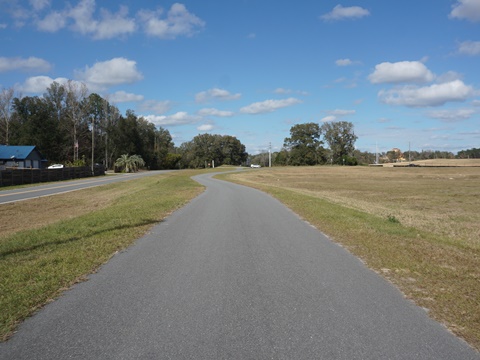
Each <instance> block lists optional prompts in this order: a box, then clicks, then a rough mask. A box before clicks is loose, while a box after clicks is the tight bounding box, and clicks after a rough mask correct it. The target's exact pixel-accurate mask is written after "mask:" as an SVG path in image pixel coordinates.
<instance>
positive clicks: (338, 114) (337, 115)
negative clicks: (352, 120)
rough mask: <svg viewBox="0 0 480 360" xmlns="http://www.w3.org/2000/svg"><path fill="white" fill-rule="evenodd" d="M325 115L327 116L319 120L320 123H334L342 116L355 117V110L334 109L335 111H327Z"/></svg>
mask: <svg viewBox="0 0 480 360" xmlns="http://www.w3.org/2000/svg"><path fill="white" fill-rule="evenodd" d="M327 113H328V114H329V115H328V116H325V117H324V118H322V119H321V121H322V122H328V121H336V120H338V118H341V117H344V116H348V115H355V113H356V111H355V110H344V109H335V110H329V111H327Z"/></svg>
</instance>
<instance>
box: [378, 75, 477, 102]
mask: <svg viewBox="0 0 480 360" xmlns="http://www.w3.org/2000/svg"><path fill="white" fill-rule="evenodd" d="M474 93H475V91H474V89H473V88H472V87H471V86H468V85H465V84H464V83H463V81H461V80H454V81H451V82H446V83H442V84H433V85H431V86H425V87H417V86H404V87H399V88H395V89H390V90H382V91H380V92H379V93H378V97H379V99H380V101H382V102H383V103H385V104H388V105H404V106H408V107H428V106H441V105H443V104H445V103H447V102H461V101H465V100H467V99H468V98H469V97H471V96H473V95H474Z"/></svg>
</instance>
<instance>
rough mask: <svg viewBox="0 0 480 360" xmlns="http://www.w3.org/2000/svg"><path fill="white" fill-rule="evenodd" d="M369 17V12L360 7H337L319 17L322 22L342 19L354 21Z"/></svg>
mask: <svg viewBox="0 0 480 360" xmlns="http://www.w3.org/2000/svg"><path fill="white" fill-rule="evenodd" d="M368 15H370V11H368V10H367V9H364V8H362V7H360V6H349V7H344V6H342V5H337V6H335V7H334V8H333V10H332V11H330V12H329V13H327V14H324V15H322V16H320V18H321V19H322V20H327V21H333V20H343V19H355V18H361V17H364V16H368Z"/></svg>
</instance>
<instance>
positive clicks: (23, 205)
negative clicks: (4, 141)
mask: <svg viewBox="0 0 480 360" xmlns="http://www.w3.org/2000/svg"><path fill="white" fill-rule="evenodd" d="M194 174H198V172H193V171H180V172H173V173H167V174H162V175H158V176H150V177H145V178H142V179H138V180H135V181H129V182H121V183H116V184H111V185H104V186H101V187H96V188H91V189H86V190H81V191H77V192H74V193H68V194H63V195H57V196H53V197H47V198H40V199H35V200H31V201H25V202H20V203H16V204H6V205H3V206H2V207H0V218H2V222H4V221H5V222H7V221H8V222H9V223H10V224H11V226H10V227H9V228H8V231H5V232H2V234H1V235H0V274H2V276H1V277H0V309H2V311H0V339H2V340H5V339H7V337H8V336H9V334H11V332H12V331H13V330H14V329H15V327H16V325H17V324H18V323H19V322H20V321H22V320H23V319H25V318H26V317H28V316H30V315H31V314H32V313H33V312H34V311H35V310H36V309H38V308H40V307H41V306H43V305H44V304H46V303H48V302H49V301H51V300H52V299H54V298H56V297H58V296H59V295H60V294H61V292H62V291H64V290H65V289H67V288H69V287H70V286H71V285H73V284H74V283H76V282H78V281H82V280H83V279H85V277H86V276H87V275H88V274H90V273H92V272H94V271H95V270H96V269H97V268H98V267H99V266H101V265H102V264H103V263H105V262H106V261H107V260H108V259H109V258H110V257H111V256H113V255H114V254H115V253H116V252H117V251H121V250H122V249H125V248H126V247H128V246H129V245H131V244H132V243H133V242H134V241H135V240H136V239H138V238H139V237H140V236H142V235H143V234H145V233H146V232H147V231H148V230H149V229H150V228H151V227H152V226H154V225H155V224H157V223H159V222H161V221H162V219H164V218H165V217H166V216H167V215H169V214H170V213H172V212H173V211H174V210H176V209H178V208H180V207H181V206H183V205H185V204H186V203H187V202H189V201H190V200H191V199H192V198H194V197H195V196H197V195H198V194H199V193H201V192H202V191H203V187H202V186H201V185H199V184H198V183H196V182H195V181H193V180H192V179H190V177H191V176H192V175H194ZM38 217H39V218H40V219H41V220H38ZM5 222H4V223H5ZM15 222H17V223H16V224H15ZM18 229H23V230H21V231H18Z"/></svg>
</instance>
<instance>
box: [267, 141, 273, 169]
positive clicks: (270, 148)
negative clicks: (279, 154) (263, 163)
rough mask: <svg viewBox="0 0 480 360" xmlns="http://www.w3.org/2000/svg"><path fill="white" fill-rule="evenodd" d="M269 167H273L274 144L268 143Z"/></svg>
mask: <svg viewBox="0 0 480 360" xmlns="http://www.w3.org/2000/svg"><path fill="white" fill-rule="evenodd" d="M268 167H272V143H271V142H270V143H268Z"/></svg>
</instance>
